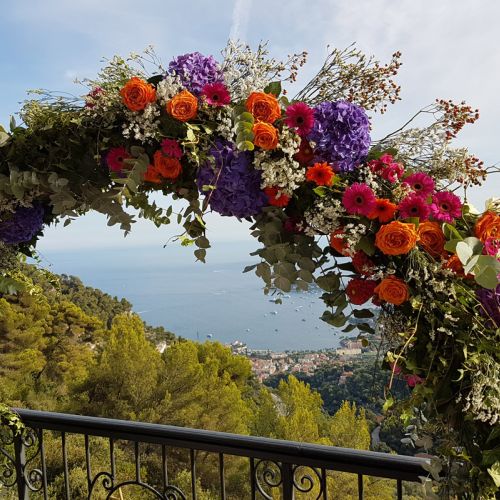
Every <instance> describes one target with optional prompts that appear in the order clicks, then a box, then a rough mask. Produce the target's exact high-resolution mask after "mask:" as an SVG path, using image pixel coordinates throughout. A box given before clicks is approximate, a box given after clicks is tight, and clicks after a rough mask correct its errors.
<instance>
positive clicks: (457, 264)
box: [443, 255, 474, 279]
mask: <svg viewBox="0 0 500 500" xmlns="http://www.w3.org/2000/svg"><path fill="white" fill-rule="evenodd" d="M443 267H444V268H445V269H449V270H450V271H452V272H454V273H455V274H456V275H457V276H460V278H467V279H472V278H473V277H474V276H473V275H472V274H468V275H467V276H465V272H464V266H463V264H462V262H461V261H460V259H459V258H458V255H452V256H451V257H450V258H449V259H448V260H447V261H446V262H445V264H444V265H443Z"/></svg>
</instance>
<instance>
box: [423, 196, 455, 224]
mask: <svg viewBox="0 0 500 500" xmlns="http://www.w3.org/2000/svg"><path fill="white" fill-rule="evenodd" d="M431 210H432V216H433V217H434V219H436V220H437V221H440V222H453V220H454V219H456V218H457V217H460V216H461V215H462V202H461V201H460V198H459V197H458V196H457V195H456V194H453V193H450V192H449V191H441V192H440V193H436V194H435V195H434V196H433V197H432V204H431Z"/></svg>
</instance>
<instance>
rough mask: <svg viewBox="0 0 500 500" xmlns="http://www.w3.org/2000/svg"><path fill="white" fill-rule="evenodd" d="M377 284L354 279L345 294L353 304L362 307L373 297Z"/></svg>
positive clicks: (372, 281)
mask: <svg viewBox="0 0 500 500" xmlns="http://www.w3.org/2000/svg"><path fill="white" fill-rule="evenodd" d="M377 284H378V283H377V282H376V281H374V280H365V279H362V278H353V279H352V280H351V281H349V283H348V284H347V287H346V289H345V293H346V295H347V297H349V300H350V302H351V303H352V304H355V305H357V306H360V305H361V304H364V303H365V302H368V301H369V300H370V299H371V298H372V297H373V293H374V291H375V288H376V286H377Z"/></svg>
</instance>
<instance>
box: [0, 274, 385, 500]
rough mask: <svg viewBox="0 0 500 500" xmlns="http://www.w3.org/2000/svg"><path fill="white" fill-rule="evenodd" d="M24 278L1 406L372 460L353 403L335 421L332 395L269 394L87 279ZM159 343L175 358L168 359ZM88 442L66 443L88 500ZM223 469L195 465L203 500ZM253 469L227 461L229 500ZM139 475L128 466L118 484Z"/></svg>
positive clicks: (307, 390) (151, 471)
mask: <svg viewBox="0 0 500 500" xmlns="http://www.w3.org/2000/svg"><path fill="white" fill-rule="evenodd" d="M24 272H25V274H26V276H27V279H28V282H29V286H28V287H27V288H26V290H25V291H24V292H23V293H19V294H17V295H3V296H0V401H2V402H6V403H7V404H9V405H12V406H21V407H29V408H33V409H44V410H52V411H61V412H70V413H80V414H86V415H94V416H103V417H113V418H122V419H132V420H143V421H149V422H157V423H163V424H172V425H179V426H187V427H195V428H200V429H211V430H218V431H226V432H234V433H240V434H253V435H261V436H268V437H275V438H280V439H290V440H297V441H307V442H312V443H322V444H327V445H337V446H345V447H350V448H358V449H369V447H370V429H369V424H368V421H367V419H366V416H365V411H364V409H362V408H359V406H357V405H356V404H355V403H352V404H351V403H348V402H343V403H342V404H341V405H340V406H339V407H338V409H337V410H336V411H335V412H333V415H329V414H328V412H326V411H325V410H324V407H323V399H322V395H321V394H320V393H318V392H316V391H313V390H312V389H311V387H310V386H309V385H308V384H306V383H304V382H303V381H300V380H298V379H297V378H295V377H293V376H290V377H289V378H288V379H287V380H281V381H280V382H279V383H278V384H277V386H276V388H275V389H273V390H271V389H269V388H267V387H264V386H262V385H260V384H259V383H258V382H257V380H256V379H255V378H254V376H253V375H252V372H251V365H250V363H249V361H248V360H247V359H246V358H244V357H240V356H235V355H233V354H231V352H230V350H229V349H228V348H226V347H224V346H222V345H220V344H218V343H212V342H207V343H204V344H200V343H196V342H191V341H187V340H184V339H180V338H177V337H175V335H173V334H172V333H171V332H168V331H166V330H164V329H162V328H152V327H150V326H148V325H145V324H144V322H143V321H142V320H141V319H140V318H139V317H138V316H137V315H135V314H134V313H133V312H131V304H130V303H128V302H127V301H126V300H124V299H121V300H118V299H117V298H116V297H111V296H109V295H107V294H105V293H103V292H101V291H99V290H95V289H93V288H90V287H86V286H84V285H83V284H82V283H81V281H80V280H79V279H78V278H74V277H69V276H61V277H57V276H54V275H51V274H50V273H46V272H42V271H39V270H36V269H35V268H34V267H31V266H26V267H25V268H24ZM160 343H166V345H167V346H168V347H167V348H166V349H164V350H163V352H160V350H159V349H158V344H160ZM322 392H324V391H322ZM78 439H79V438H78V437H77V436H74V437H71V438H70V439H69V441H68V446H69V456H70V458H69V460H70V468H71V480H72V482H73V483H74V484H75V485H76V487H77V488H78V491H81V492H84V491H85V488H86V479H85V473H84V467H85V457H84V453H83V451H82V446H81V443H80V442H79V440H78ZM55 440H56V437H50V436H48V438H47V442H46V445H45V446H46V449H47V450H49V451H48V457H47V464H48V468H49V473H50V484H51V485H50V488H51V494H52V495H53V496H52V498H60V496H59V495H60V494H62V488H63V479H62V469H61V465H62V464H61V463H60V457H59V455H57V453H58V451H57V450H58V449H59V448H58V446H59V444H58V442H56V441H55ZM51 443H52V444H54V447H53V450H52V451H50V450H51ZM79 443H80V444H79ZM106 446H107V445H106V443H105V442H103V441H101V440H99V439H96V440H95V442H94V444H93V464H94V467H95V470H97V469H98V468H99V467H100V466H105V463H106V462H105V461H106V456H107V455H106V453H107V451H106V450H107V448H106ZM118 453H119V457H118V458H119V459H120V460H121V461H123V462H124V463H128V462H130V458H131V453H133V450H131V449H130V448H129V447H127V446H125V445H124V446H122V447H120V449H119V450H118ZM216 458H217V457H216V456H215V455H210V454H203V453H201V452H200V453H198V455H197V472H198V478H199V485H198V487H199V492H200V498H205V499H211V498H216V497H217V496H218V493H217V490H214V485H216V484H217V477H218V476H217V474H218V470H217V462H216ZM186 460H187V457H186V456H185V454H184V455H183V454H182V453H179V452H174V453H173V456H172V460H171V464H170V466H171V467H172V478H173V479H172V480H173V483H174V484H176V485H178V486H180V487H182V486H183V485H184V483H186V485H187V484H188V483H189V478H188V477H187V476H186V472H185V469H186V467H187V462H186ZM130 463H131V462H130ZM130 467H132V465H130ZM143 468H144V477H145V478H148V479H149V480H151V481H153V482H154V478H155V477H157V475H158V473H159V471H160V470H161V453H159V451H158V450H157V449H151V450H149V451H148V453H147V456H145V458H144V459H143ZM247 469H248V463H246V462H245V461H244V460H243V459H238V458H233V459H229V460H228V462H227V464H226V478H227V491H228V495H229V498H235V499H236V498H245V497H246V496H247V495H248V491H247V489H248V481H246V477H247ZM129 472H130V471H129V470H128V469H127V466H124V468H122V469H121V472H120V474H121V475H122V476H123V477H125V475H126V474H127V473H129ZM328 481H329V483H330V482H334V483H335V484H336V487H335V493H332V495H333V496H332V498H339V499H340V498H349V497H350V495H355V494H356V493H355V492H356V491H357V490H356V488H357V478H356V477H355V476H353V477H351V476H349V475H346V474H339V473H336V474H332V475H331V477H330V478H329V479H328ZM365 481H366V491H367V492H368V496H367V498H375V497H377V498H391V495H392V492H393V486H392V485H391V484H388V483H387V482H385V481H372V480H370V479H369V478H366V479H365ZM332 484H333V483H332ZM82 496H84V493H82ZM76 497H78V494H77V495H76ZM129 498H141V497H140V496H131V497H129Z"/></svg>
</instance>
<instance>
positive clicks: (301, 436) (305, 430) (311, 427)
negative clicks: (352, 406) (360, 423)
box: [276, 375, 330, 444]
mask: <svg viewBox="0 0 500 500" xmlns="http://www.w3.org/2000/svg"><path fill="white" fill-rule="evenodd" d="M277 396H278V402H277V408H278V414H279V416H278V429H277V431H276V435H277V437H279V438H281V439H288V440H292V441H305V442H307V443H323V444H330V441H329V439H328V438H327V437H326V435H325V430H326V428H327V423H328V419H327V415H326V414H325V413H324V411H323V401H322V400H321V396H320V395H319V394H318V393H317V392H315V391H312V390H311V388H310V387H309V385H307V384H305V383H304V382H301V381H299V380H297V378H295V377H294V376H293V375H291V376H289V377H288V380H287V381H285V380H282V381H281V382H280V383H279V386H278V390H277Z"/></svg>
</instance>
